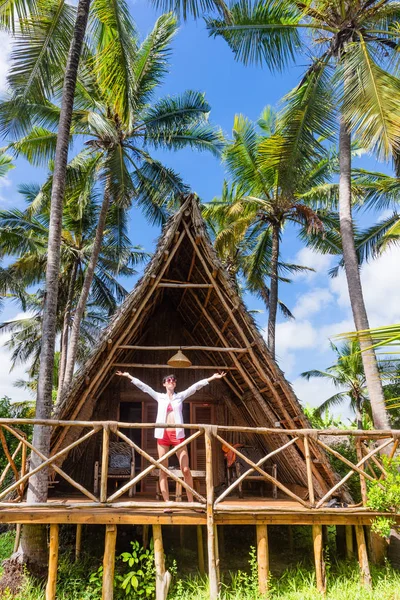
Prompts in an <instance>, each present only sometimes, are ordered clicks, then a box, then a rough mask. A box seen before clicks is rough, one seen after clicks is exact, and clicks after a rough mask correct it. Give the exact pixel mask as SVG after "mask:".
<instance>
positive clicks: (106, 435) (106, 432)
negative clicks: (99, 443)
mask: <svg viewBox="0 0 400 600" xmlns="http://www.w3.org/2000/svg"><path fill="white" fill-rule="evenodd" d="M109 448H110V427H109V426H108V425H107V424H106V425H105V426H104V429H103V448H102V452H101V481H100V502H106V500H107V477H108V453H109Z"/></svg>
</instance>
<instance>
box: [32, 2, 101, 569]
mask: <svg viewBox="0 0 400 600" xmlns="http://www.w3.org/2000/svg"><path fill="white" fill-rule="evenodd" d="M89 7H90V0H79V4H78V8H77V16H76V22H75V27H74V35H73V39H72V41H71V46H70V50H69V55H68V61H67V66H66V71H65V77H64V86H63V92H62V101H61V112H60V121H59V125H58V135H57V146H56V155H55V162H54V175H53V186H52V190H51V209H50V224H49V242H48V251H47V267H46V297H45V302H44V308H43V321H42V348H41V353H40V368H39V378H38V388H37V399H36V413H35V416H36V418H37V419H48V418H50V417H51V413H52V406H53V402H52V387H53V367H54V349H55V338H56V316H57V294H58V276H59V270H60V247H61V243H60V242H61V226H62V212H63V199H64V188H65V173H66V168H67V161H68V145H69V138H70V129H71V120H72V111H73V104H74V95H75V86H76V79H77V74H78V65H79V59H80V56H81V52H82V45H83V40H84V36H85V32H86V25H87V21H88V15H89ZM50 436H51V429H50V427H44V426H39V425H37V426H35V427H34V428H33V445H34V446H35V447H36V448H37V449H38V450H40V451H41V452H42V453H43V454H44V455H45V456H48V455H49V452H50ZM40 462H41V461H40V459H38V458H37V456H36V455H35V454H34V453H32V456H31V463H30V466H31V469H34V468H35V467H36V466H37V465H38V464H40ZM47 491H48V473H47V470H42V471H39V473H37V474H36V475H34V476H33V477H31V479H30V480H29V488H28V493H27V502H29V503H31V504H34V503H36V502H46V500H47ZM29 527H30V526H26V525H25V526H24V528H23V533H22V541H21V546H20V553H21V554H22V555H23V557H22V560H23V561H24V562H28V563H29V562H30V563H35V562H37V561H38V560H41V562H47V549H46V547H44V548H42V551H41V552H38V551H37V548H36V547H33V544H31V543H29V539H32V536H30V535H29ZM41 539H43V538H41ZM25 542H26V543H25Z"/></svg>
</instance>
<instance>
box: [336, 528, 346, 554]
mask: <svg viewBox="0 0 400 600" xmlns="http://www.w3.org/2000/svg"><path fill="white" fill-rule="evenodd" d="M335 529H336V536H335V537H336V554H337V556H338V557H340V558H345V556H346V529H345V526H344V525H336V526H335Z"/></svg>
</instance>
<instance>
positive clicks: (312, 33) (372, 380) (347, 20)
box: [208, 0, 400, 428]
mask: <svg viewBox="0 0 400 600" xmlns="http://www.w3.org/2000/svg"><path fill="white" fill-rule="evenodd" d="M399 18H400V5H399V3H398V2H390V1H389V0H368V1H366V2H359V1H358V0H349V1H348V2H342V1H341V0H340V1H339V0H332V1H331V2H326V1H325V0H314V1H312V2H307V3H304V2H299V1H298V0H287V1H286V2H280V0H268V1H267V2H265V0H257V1H256V2H252V1H250V0H242V1H241V2H239V3H236V4H234V5H232V6H231V8H230V14H229V21H228V20H227V19H224V20H222V19H220V20H216V19H209V20H208V27H209V29H210V32H211V34H212V35H220V36H222V37H223V38H224V39H225V40H226V41H227V43H228V44H229V46H230V47H231V49H232V50H233V52H234V54H235V56H236V58H237V59H239V60H242V61H244V62H245V63H248V62H255V63H259V64H260V63H263V62H265V63H266V64H267V65H268V66H269V67H270V68H271V69H272V70H280V69H282V68H284V67H285V66H286V65H287V64H289V62H291V61H293V60H294V58H295V56H296V54H297V53H298V52H299V51H301V50H303V51H304V52H305V53H306V54H308V55H310V54H311V53H312V56H313V58H312V64H311V66H310V67H309V69H308V70H307V71H306V73H305V75H304V76H303V78H302V80H301V82H300V83H299V85H298V86H297V88H295V89H294V90H293V91H292V92H291V93H290V94H289V95H288V96H287V98H286V100H287V104H286V108H285V114H284V118H285V119H286V135H287V136H288V138H289V140H290V141H291V143H292V144H294V145H297V146H298V145H302V144H303V145H304V144H306V143H307V140H310V137H312V135H313V134H316V138H314V139H313V144H314V147H315V148H316V149H317V148H318V144H319V143H320V142H319V141H318V136H323V137H327V136H330V135H331V134H332V132H333V131H335V127H336V115H337V113H339V117H340V130H339V159H340V182H339V187H340V194H339V199H340V206H339V215H340V231H341V237H342V245H343V256H344V263H345V270H346V278H347V285H348V289H349V295H350V302H351V307H352V311H353V317H354V322H355V326H356V329H357V331H358V330H365V329H368V326H369V325H368V317H367V313H366V309H365V304H364V299H363V293H362V287H361V280H360V273H359V267H358V261H357V253H356V249H355V244H354V236H353V222H352V210H351V208H352V205H351V175H350V173H351V135H352V134H354V135H355V136H356V137H357V138H359V139H360V140H361V143H362V145H363V146H364V147H366V148H370V149H372V150H373V151H375V152H376V153H377V154H378V156H380V157H387V156H389V154H390V153H393V154H394V155H397V153H398V152H399V148H400V127H399V125H400V103H399V95H400V81H399V80H398V79H397V78H396V77H395V76H394V75H392V73H391V72H390V71H391V70H392V71H393V69H395V68H396V64H397V62H396V53H397V47H398V41H399V36H400V32H399V29H398V27H397V22H398V21H399ZM307 34H309V37H307ZM309 151H310V150H309ZM288 167H290V168H291V167H295V164H294V163H291V162H290V160H289V161H288ZM360 343H361V346H362V349H363V353H362V357H363V364H364V370H365V374H366V380H367V386H368V390H369V394H370V399H371V405H372V412H373V417H374V424H375V426H376V427H377V428H385V427H387V426H388V424H389V423H388V416H387V413H386V410H385V404H384V397H383V391H382V385H381V382H380V378H379V372H378V367H377V362H376V357H375V354H374V352H373V350H371V349H368V346H369V344H368V341H365V340H361V342H360Z"/></svg>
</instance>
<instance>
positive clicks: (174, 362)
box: [167, 350, 192, 369]
mask: <svg viewBox="0 0 400 600" xmlns="http://www.w3.org/2000/svg"><path fill="white" fill-rule="evenodd" d="M167 363H168V364H169V366H170V367H176V368H177V369H178V368H181V369H184V368H185V367H190V366H191V364H192V363H191V362H190V360H189V359H188V357H187V356H185V355H184V354H183V352H182V350H178V352H177V353H176V354H174V355H173V356H171V358H170V359H169V360H168V361H167Z"/></svg>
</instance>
